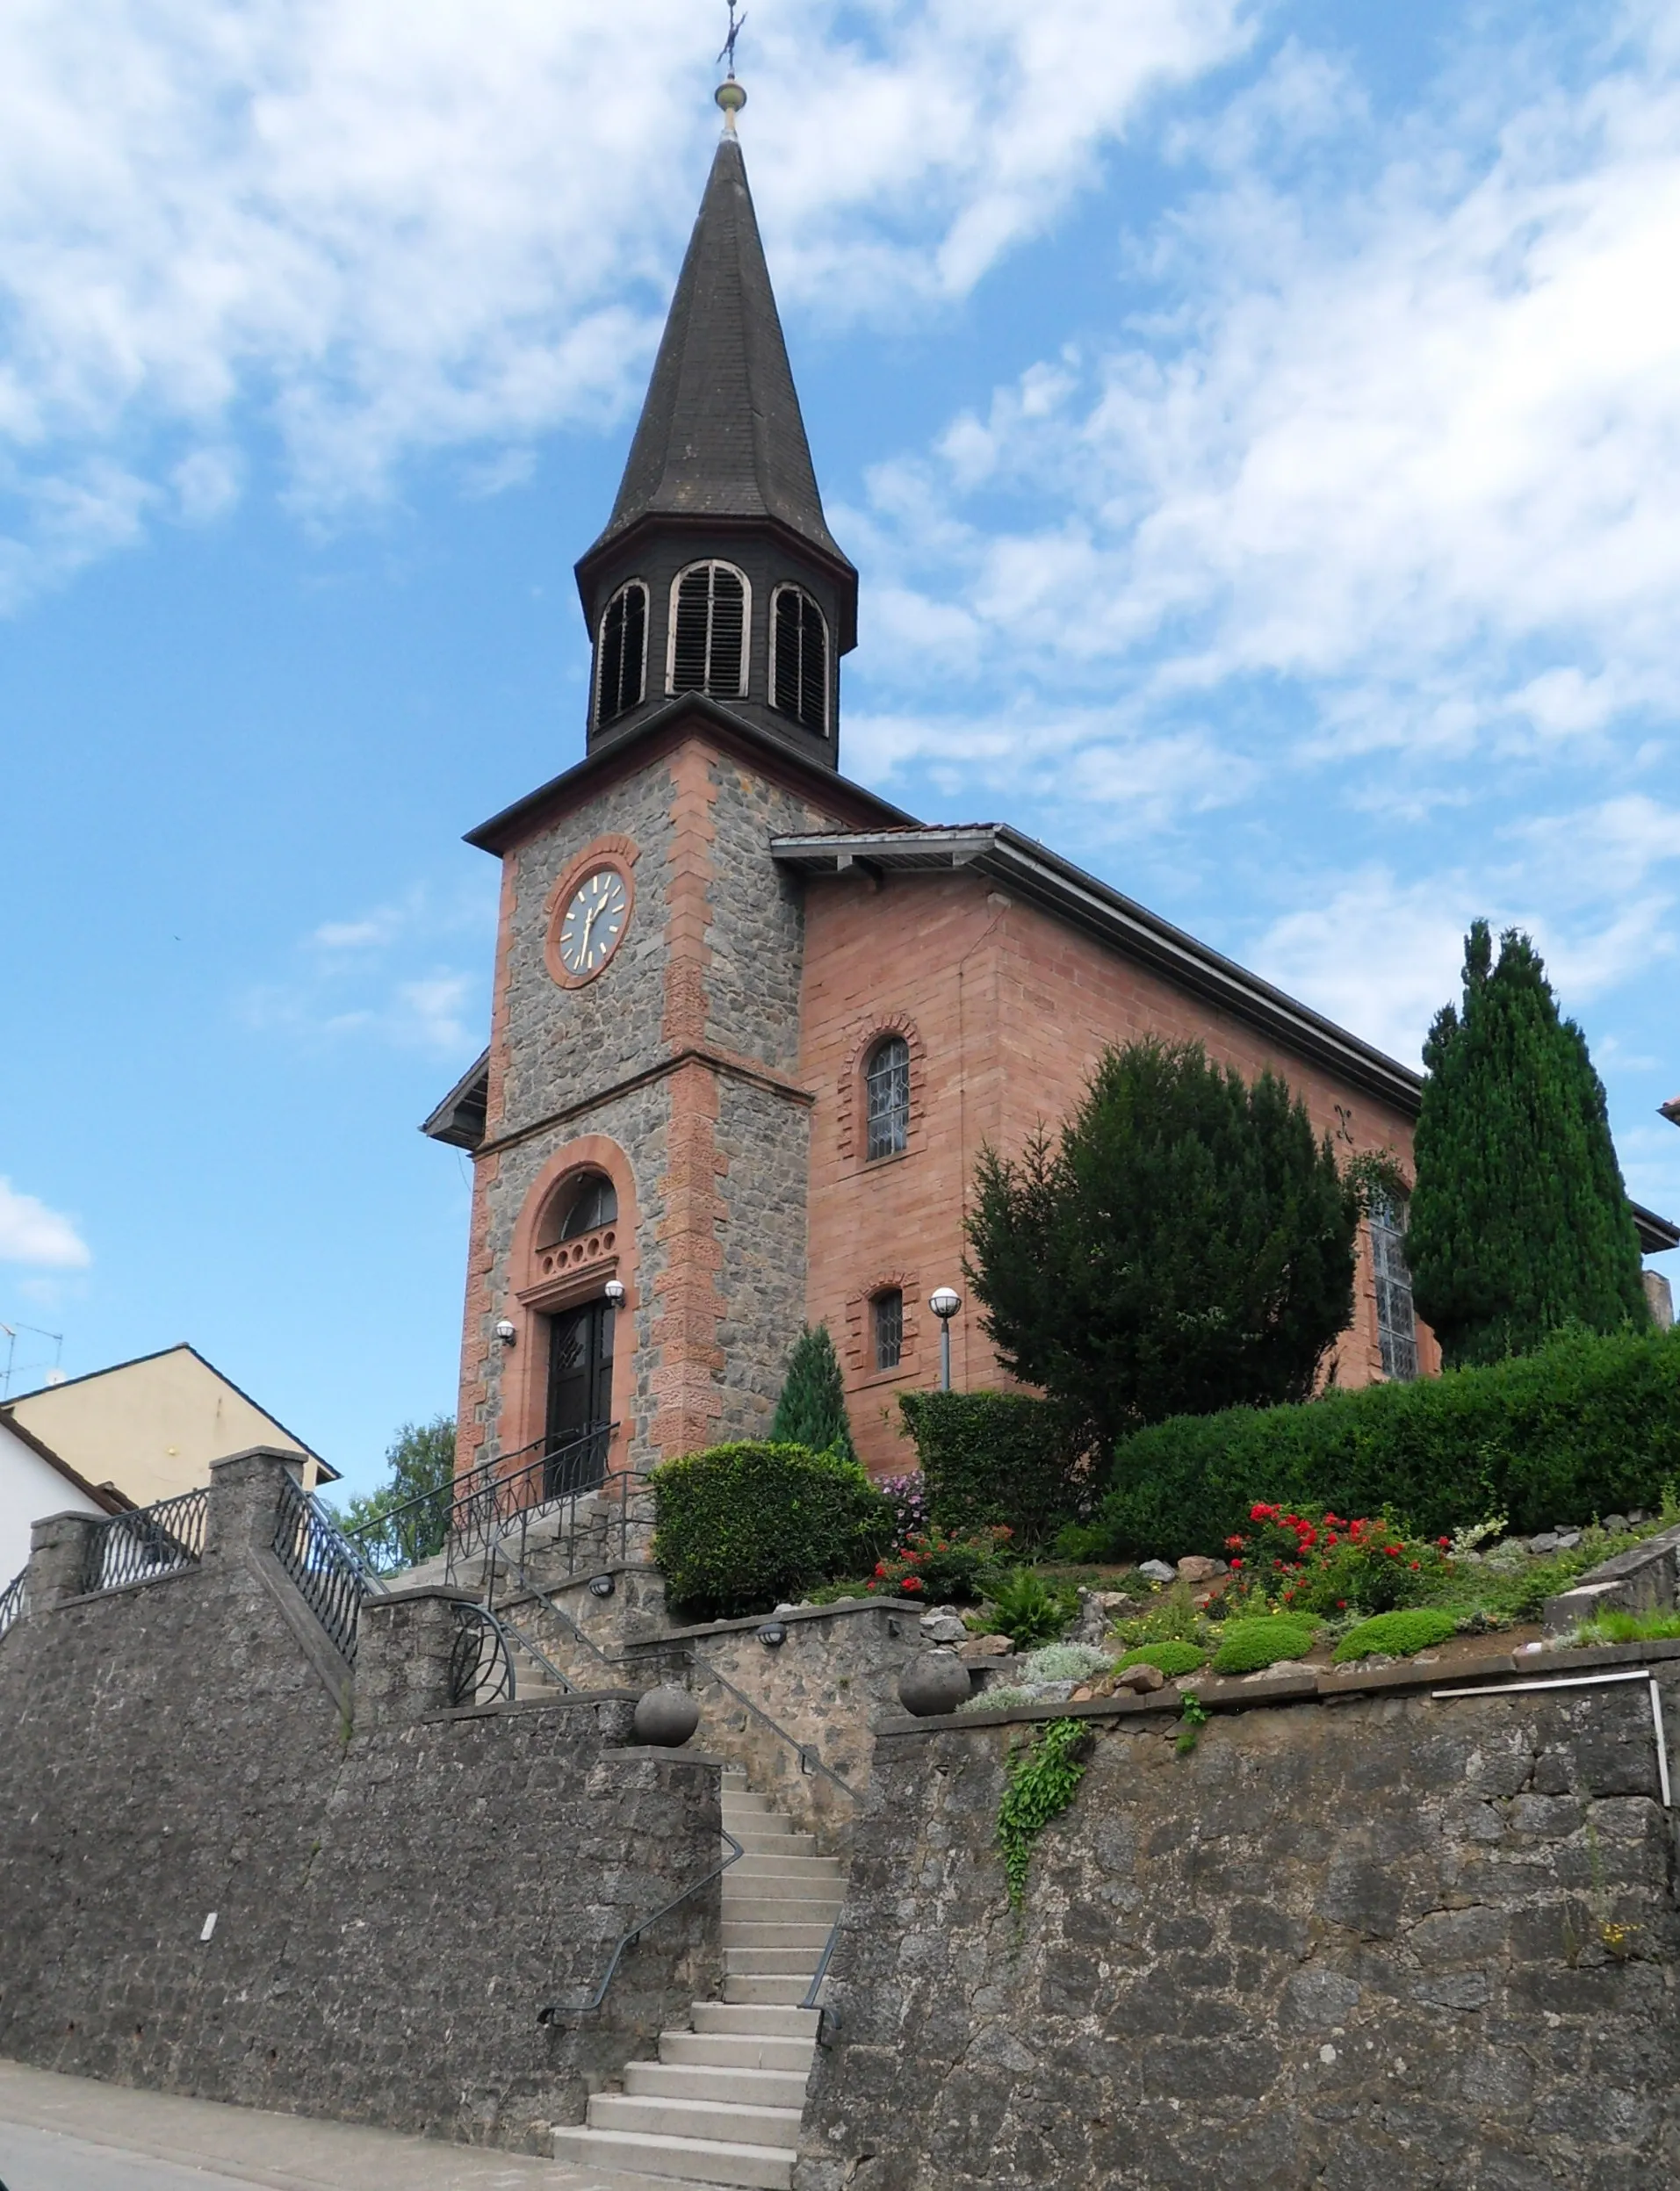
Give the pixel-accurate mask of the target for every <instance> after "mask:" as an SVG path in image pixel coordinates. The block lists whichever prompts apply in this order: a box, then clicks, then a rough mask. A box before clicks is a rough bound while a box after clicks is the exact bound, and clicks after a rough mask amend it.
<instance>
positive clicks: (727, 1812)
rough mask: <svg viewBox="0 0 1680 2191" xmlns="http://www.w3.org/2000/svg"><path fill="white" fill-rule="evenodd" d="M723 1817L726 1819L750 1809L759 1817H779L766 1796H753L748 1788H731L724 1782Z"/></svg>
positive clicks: (735, 1816)
mask: <svg viewBox="0 0 1680 2191" xmlns="http://www.w3.org/2000/svg"><path fill="white" fill-rule="evenodd" d="M723 1805H724V1818H725V1821H727V1820H730V1819H732V1818H737V1817H739V1816H741V1815H742V1814H743V1813H746V1812H748V1811H752V1812H754V1813H757V1814H758V1815H759V1816H760V1817H761V1818H769V1817H771V1816H775V1817H780V1815H781V1813H779V1812H775V1811H774V1810H773V1807H772V1805H771V1802H770V1798H769V1797H768V1796H755V1795H754V1794H753V1792H752V1791H751V1789H749V1788H732V1787H730V1786H729V1785H728V1784H725V1787H724V1791H723Z"/></svg>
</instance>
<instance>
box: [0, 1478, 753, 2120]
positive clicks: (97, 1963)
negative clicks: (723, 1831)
mask: <svg viewBox="0 0 1680 2191" xmlns="http://www.w3.org/2000/svg"><path fill="white" fill-rule="evenodd" d="M284 1467H285V1464H284V1462H283V1461H282V1460H281V1459H279V1457H278V1456H275V1455H264V1454H258V1455H253V1456H244V1457H242V1458H241V1459H238V1460H237V1461H236V1462H235V1463H232V1464H227V1465H226V1466H224V1467H219V1468H218V1469H217V1471H216V1478H215V1481H214V1483H213V1488H212V1491H211V1503H210V1524H209V1530H208V1537H207V1543H206V1548H205V1557H204V1560H203V1562H202V1564H200V1565H196V1566H192V1567H189V1568H184V1569H182V1570H180V1571H177V1572H176V1573H173V1574H170V1575H164V1576H162V1577H161V1578H159V1579H157V1580H155V1581H151V1582H145V1583H141V1584H136V1585H133V1586H131V1587H129V1588H127V1589H122V1590H114V1591H108V1592H104V1593H101V1594H99V1595H97V1596H86V1595H82V1596H78V1595H75V1594H67V1584H68V1579H69V1577H70V1574H71V1563H70V1558H69V1553H70V1547H69V1545H68V1536H69V1533H70V1532H68V1531H66V1530H54V1529H51V1528H45V1529H43V1531H42V1532H41V1533H40V1538H39V1539H38V1546H39V1553H38V1557H39V1561H40V1566H39V1580H40V1583H41V1585H42V1587H41V1589H40V1590H35V1589H32V1607H31V1611H30V1612H29V1613H28V1614H27V1616H26V1617H25V1618H23V1619H22V1620H20V1621H19V1622H18V1624H17V1625H15V1626H14V1627H13V1628H11V1630H10V1631H9V1632H8V1633H7V1634H6V1636H5V1637H4V1640H0V2055H10V2056H12V2057H14V2058H18V2059H20V2060H24V2061H28V2062H32V2063H35V2064H37V2065H40V2066H42V2067H45V2068H51V2069H57V2070H62V2071H66V2072H72V2073H75V2074H78V2075H83V2076H95V2077H100V2078H105V2079H113V2080H115V2081H118V2082H122V2083H129V2084H137V2085H146V2086H155V2087H158V2088H161V2089H164V2090H169V2091H175V2092H185V2093H193V2094H200V2095H202V2096H205V2097H208V2098H213V2099H220V2100H229V2101H242V2102H244V2103H246V2104H249V2105H255V2106H261V2107H265V2108H279V2109H282V2110H289V2111H299V2112H306V2113H321V2114H334V2115H343V2116H346V2117H350V2118H359V2119H363V2120H366V2121H369V2122H373V2123H385V2124H387V2125H389V2126H391V2127H393V2128H396V2129H404V2130H418V2131H424V2132H428V2133H431V2134H435V2135H443V2136H454V2137H473V2138H480V2139H486V2140H496V2141H499V2142H501V2143H503V2144H515V2145H520V2146H525V2147H533V2148H534V2147H535V2146H537V2145H539V2144H543V2143H544V2140H545V2137H546V2131H547V2126H548V2125H549V2124H550V2123H553V2122H557V2121H567V2120H573V2121H574V2120H578V2119H580V2117H581V2115H582V2112H583V2108H584V2104H585V2101H586V2099H587V2095H588V2091H589V2090H590V2089H591V2088H592V2087H593V2086H597V2085H599V2083H600V2082H601V2081H602V2079H603V2078H605V2077H607V2076H608V2075H609V2074H611V2073H612V2072H613V2071H614V2070H616V2068H617V2067H618V2066H619V2065H622V2063H623V2062H624V2060H625V2059H627V2058H630V2057H631V2056H632V2055H638V2054H642V2053H645V2052H647V2051H648V2050H650V2045H651V2041H652V2038H653V2035H654V2034H655V2033H656V2032H657V2031H658V2030H659V2029H661V2028H662V2027H663V2026H664V2025H666V2024H667V2023H668V2022H670V2021H671V2019H672V2017H673V2016H674V2014H676V2013H677V2012H678V2011H679V2010H680V2009H681V2007H682V2006H683V2005H684V2004H686V2002H687V2001H688V2000H690V1999H692V1998H693V1997H694V1995H695V1994H696V1993H705V1992H708V1991H710V1990H711V1987H712V1984H713V1981H714V1979H715V1978H716V1975H717V1964H718V1960H719V1957H718V1948H717V1939H718V1921H719V1904H718V1897H717V1887H716V1885H712V1886H711V1887H710V1888H709V1889H708V1890H706V1891H705V1892H702V1893H700V1894H697V1895H696V1896H694V1897H692V1898H691V1899H689V1901H688V1902H686V1903H685V1904H684V1905H683V1906H681V1908H680V1909H679V1910H678V1911H677V1912H676V1913H675V1914H674V1916H672V1917H670V1918H668V1919H666V1920H664V1921H661V1923H660V1925H658V1926H656V1927H655V1928H653V1930H652V1931H651V1932H650V1933H649V1934H648V1935H646V1936H645V1939H644V1940H643V1942H641V1944H640V1945H639V1946H638V1947H637V1948H636V1949H634V1950H631V1953H630V1954H629V1956H628V1957H626V1960H625V1963H624V1968H623V1971H622V1974H621V1979H620V1982H619V1983H617V1984H616V1986H615V1987H614V1989H613V1991H612V1993H610V1994H609V1998H608V2002H607V2006H606V2008H605V2010H604V2012H602V2013H601V2014H596V2015H594V2016H588V2017H584V2016H580V2015H578V2014H575V2013H573V2011H574V2010H575V2009H576V2007H578V2005H579V2004H580V2001H581V2000H583V1998H584V1997H585V1996H586V1995H587V1994H588V1993H589V1991H590V1990H591V1989H592V1988H593V1987H594V1986H595V1981H596V1980H597V1979H598V1978H600V1976H601V1975H602V1972H603V1971H604V1969H605V1966H606V1962H607V1958H608V1956H609V1953H610V1950H611V1947H612V1944H613V1942H615V1941H616V1939H617V1938H618V1937H619V1936H620V1935H622V1934H623V1933H624V1932H626V1931H627V1930H629V1929H631V1928H632V1927H633V1926H634V1925H635V1924H636V1923H637V1922H638V1921H639V1920H641V1919H643V1918H645V1917H646V1916H648V1915H650V1914H652V1913H653V1911H655V1910H656V1909H658V1908H659V1907H660V1906H661V1905H662V1904H664V1903H665V1902H667V1901H668V1900H669V1899H671V1898H672V1897H673V1896H674V1895H675V1894H676V1893H678V1892H679V1891H680V1890H681V1889H682V1888H684V1887H687V1886H688V1885H690V1884H691V1883H693V1882H695V1881H696V1880H700V1879H703V1877H705V1875H706V1874H707V1872H708V1871H709V1870H710V1869H711V1868H712V1867H713V1866H714V1865H715V1864H716V1863H717V1831H718V1792H717V1791H718V1768H717V1764H716V1762H713V1761H710V1760H709V1759H707V1758H705V1757H703V1756H701V1755H695V1754H691V1753H689V1752H683V1753H681V1754H679V1755H670V1754H667V1753H654V1754H650V1753H648V1752H646V1751H645V1750H642V1749H639V1748H635V1747H631V1744H632V1741H633V1738H632V1733H631V1712H632V1710H633V1705H634V1698H633V1697H631V1695H629V1694H628V1693H627V1692H625V1691H624V1690H611V1689H608V1690H604V1692H602V1693H600V1694H596V1695H594V1696H588V1697H579V1698H576V1699H572V1700H566V1701H564V1702H561V1703H559V1704H553V1705H550V1704H544V1703H533V1704H530V1705H520V1704H516V1705H512V1706H510V1707H507V1708H503V1709H501V1710H487V1711H468V1712H453V1711H450V1710H448V1709H446V1708H443V1705H444V1702H445V1699H446V1697H447V1694H448V1690H447V1680H448V1651H449V1647H450V1646H451V1644H452V1640H453V1634H452V1622H453V1618H454V1616H453V1609H452V1604H451V1594H449V1593H439V1592H436V1591H417V1592H411V1593H407V1594H405V1595H404V1596H400V1597H397V1598H393V1599H391V1600H388V1601H386V1602H385V1603H383V1604H375V1605H374V1606H372V1607H371V1608H367V1609H364V1615H363V1621H362V1632H361V1636H360V1647H359V1652H358V1658H357V1718H356V1720H355V1723H354V1724H353V1725H352V1723H351V1722H350V1719H348V1718H347V1717H346V1715H345V1712H344V1711H343V1709H342V1705H341V1702H340V1701H339V1699H338V1698H337V1697H335V1694H334V1693H333V1691H332V1690H331V1689H330V1687H329V1685H328V1683H326V1682H325V1681H323V1679H322V1677H321V1666H320V1664H319V1663H318V1662H317V1658H316V1657H315V1656H314V1655H313V1654H311V1653H310V1652H309V1651H308V1650H306V1648H305V1647H304V1645H303V1644H302V1642H300V1640H299V1635H298V1632H297V1631H296V1626H295V1622H296V1620H298V1619H302V1620H308V1619H310V1618H313V1617H312V1616H311V1615H309V1613H308V1612H307V1609H306V1608H305V1607H304V1606H303V1604H302V1601H301V1600H300V1599H299V1600H298V1601H297V1603H296V1604H294V1605H292V1606H290V1607H286V1606H283V1604H281V1602H280V1592H281V1590H282V1589H289V1588H290V1585H289V1584H286V1583H285V1582H284V1580H282V1582H281V1583H280V1584H278V1585H277V1583H276V1581H275V1577H274V1575H273V1574H272V1573H271V1572H270V1568H271V1567H272V1565H273V1562H272V1559H271V1555H270V1554H268V1553H267V1552H266V1543H267V1540H268V1539H269V1538H270V1537H271V1535H272V1530H273V1517H274V1513H275V1507H276V1501H277V1497H278V1475H279V1474H283V1473H284ZM54 1563H56V1565H55V1564H54ZM54 1575H56V1582H55V1583H54ZM36 1579H37V1570H36V1569H34V1568H32V1582H34V1581H35V1580H36ZM54 1599H56V1602H54ZM212 1919H213V1922H212ZM544 2011H548V2012H551V2013H548V2014H546V2016H544Z"/></svg>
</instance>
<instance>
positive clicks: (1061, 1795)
mask: <svg viewBox="0 0 1680 2191" xmlns="http://www.w3.org/2000/svg"><path fill="white" fill-rule="evenodd" d="M1091 1741H1092V1737H1091V1730H1090V1728H1089V1727H1087V1726H1085V1724H1084V1723H1083V1722H1082V1721H1080V1720H1078V1719H1052V1720H1051V1721H1050V1723H1049V1726H1047V1727H1046V1728H1045V1729H1044V1730H1043V1732H1042V1733H1041V1734H1040V1736H1039V1738H1038V1740H1037V1741H1035V1742H1031V1743H1029V1744H1027V1747H1026V1748H1024V1749H1018V1750H1013V1751H1012V1752H1011V1754H1010V1757H1009V1762H1008V1764H1007V1766H1006V1772H1007V1775H1008V1785H1007V1786H1006V1788H1005V1790H1004V1798H1003V1801H1002V1803H1001V1804H1000V1805H999V1810H998V1846H999V1849H1002V1851H1003V1868H1004V1877H1005V1880H1006V1882H1007V1885H1008V1888H1009V1906H1010V1907H1011V1908H1012V1909H1019V1908H1020V1906H1021V1899H1022V1897H1023V1896H1024V1895H1025V1893H1026V1892H1027V1869H1028V1867H1029V1866H1030V1864H1031V1863H1032V1860H1033V1846H1034V1843H1035V1841H1037V1839H1038V1837H1039V1835H1040V1834H1042V1832H1043V1831H1044V1828H1045V1827H1047V1826H1048V1825H1049V1823H1050V1820H1052V1819H1057V1818H1060V1817H1061V1815H1062V1813H1063V1812H1064V1811H1065V1810H1066V1809H1067V1808H1068V1806H1069V1805H1071V1803H1072V1801H1073V1798H1074V1797H1075V1796H1076V1795H1078V1792H1079V1783H1080V1782H1081V1781H1082V1780H1083V1779H1084V1778H1085V1759H1086V1757H1087V1756H1088V1755H1090V1751H1091Z"/></svg>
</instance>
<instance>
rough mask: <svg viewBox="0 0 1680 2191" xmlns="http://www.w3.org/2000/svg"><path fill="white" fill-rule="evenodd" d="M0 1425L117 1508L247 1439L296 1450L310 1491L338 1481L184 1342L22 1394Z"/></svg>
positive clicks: (183, 1482)
mask: <svg viewBox="0 0 1680 2191" xmlns="http://www.w3.org/2000/svg"><path fill="white" fill-rule="evenodd" d="M0 1425H4V1426H6V1427H9V1428H11V1429H15V1430H21V1431H25V1432H26V1433H27V1434H28V1435H29V1436H30V1437H31V1438H34V1439H37V1440H39V1441H40V1444H41V1445H45V1446H46V1447H47V1448H49V1449H50V1451H51V1452H52V1453H53V1454H54V1455H55V1456H57V1457H58V1459H60V1460H61V1462H62V1463H63V1464H64V1465H65V1466H66V1467H68V1469H69V1470H71V1471H73V1472H74V1473H75V1474H77V1475H78V1476H80V1477H83V1478H85V1479H86V1481H87V1482H88V1483H89V1484H90V1485H97V1486H100V1487H102V1488H107V1489H110V1490H111V1491H112V1492H114V1493H115V1494H116V1496H117V1499H118V1503H119V1505H133V1506H150V1505H151V1504H152V1503H154V1501H155V1500H158V1499H168V1498H172V1497H173V1496H175V1494H176V1493H177V1492H178V1491H191V1490H194V1489H196V1488H198V1486H199V1485H200V1484H206V1483H208V1482H209V1481H210V1464H211V1462H212V1461H213V1460H222V1459H226V1458H227V1455H228V1454H229V1453H239V1452H245V1451H246V1449H247V1448H248V1447H249V1446H252V1445H271V1446H277V1447H278V1448H280V1449H281V1450H282V1451H284V1452H294V1453H296V1454H297V1456H298V1459H299V1464H300V1465H299V1476H300V1478H301V1479H302V1481H304V1482H305V1483H306V1484H307V1485H309V1486H310V1487H311V1488H313V1487H314V1485H315V1484H317V1483H334V1482H336V1481H337V1479H338V1471H337V1470H336V1469H335V1468H331V1467H328V1465H327V1463H326V1462H325V1461H324V1460H322V1459H321V1456H320V1454H319V1453H316V1452H311V1450H310V1448H309V1447H308V1446H307V1445H305V1444H304V1442H303V1440H302V1439H301V1438H297V1437H294V1436H293V1434H292V1432H291V1431H289V1430H287V1429H286V1427H285V1423H278V1422H277V1421H276V1420H275V1418H274V1417H273V1416H271V1415H269V1414H266V1413H265V1412H264V1411H263V1409H261V1408H259V1407H258V1406H257V1404H256V1401H254V1400H253V1399H252V1398H251V1397H250V1395H249V1394H248V1393H244V1392H242V1391H241V1390H240V1388H239V1387H238V1386H237V1385H236V1384H234V1381H233V1380H232V1379H231V1378H228V1377H224V1376H223V1375H222V1373H221V1372H220V1370H219V1369H217V1368H216V1367H215V1366H214V1365H213V1363H210V1362H207V1361H205V1358H204V1356H203V1355H202V1354H200V1353H198V1351H197V1350H196V1349H195V1348H193V1347H190V1346H172V1347H168V1348H166V1349H165V1350H164V1351H163V1352H162V1353H161V1354H142V1355H141V1357H140V1358H139V1359H138V1360H135V1361H132V1362H119V1363H118V1364H117V1365H116V1366H114V1367H113V1368H111V1369H97V1370H94V1371H92V1372H90V1374H89V1375H87V1376H85V1377H73V1378H71V1379H69V1380H68V1381H67V1382H66V1383H64V1384H61V1385H47V1386H45V1387H42V1389H41V1390H40V1391H39V1392H26V1393H25V1394H24V1395H22V1396H21V1397H20V1398H18V1399H17V1400H13V1401H11V1402H8V1403H7V1404H6V1405H5V1406H4V1407H0ZM61 1503H63V1502H61ZM39 1511H40V1513H43V1514H49V1513H52V1512H54V1511H55V1510H54V1508H53V1507H52V1506H50V1505H47V1506H43V1507H41V1508H40V1509H39Z"/></svg>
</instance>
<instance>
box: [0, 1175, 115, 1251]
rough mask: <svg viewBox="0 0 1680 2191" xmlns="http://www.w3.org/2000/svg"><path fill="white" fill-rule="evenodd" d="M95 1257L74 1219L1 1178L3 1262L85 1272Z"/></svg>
mask: <svg viewBox="0 0 1680 2191" xmlns="http://www.w3.org/2000/svg"><path fill="white" fill-rule="evenodd" d="M92 1260H93V1257H92V1255H91V1253H90V1250H89V1249H88V1246H87V1243H86V1242H85V1241H83V1238H82V1236H81V1235H80V1234H79V1233H78V1232H77V1231H76V1226H75V1224H74V1222H72V1221H71V1220H70V1219H69V1218H68V1217H64V1216H61V1215H60V1214H59V1212H58V1211H57V1210H54V1209H48V1208H47V1205H46V1203H45V1202H43V1201H40V1200H38V1199H37V1198H36V1197H35V1196H34V1195H32V1194H20V1193H18V1190H17V1189H16V1188H15V1187H14V1186H12V1184H11V1180H10V1179H4V1178H0V1262H4V1263H23V1264H29V1265H34V1267H35V1268H37V1269H40V1270H49V1271H82V1270H85V1269H86V1268H87V1266H88V1265H89V1264H90V1263H91V1262H92Z"/></svg>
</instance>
